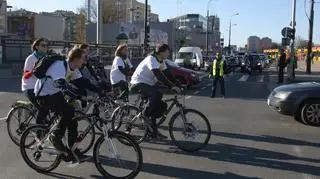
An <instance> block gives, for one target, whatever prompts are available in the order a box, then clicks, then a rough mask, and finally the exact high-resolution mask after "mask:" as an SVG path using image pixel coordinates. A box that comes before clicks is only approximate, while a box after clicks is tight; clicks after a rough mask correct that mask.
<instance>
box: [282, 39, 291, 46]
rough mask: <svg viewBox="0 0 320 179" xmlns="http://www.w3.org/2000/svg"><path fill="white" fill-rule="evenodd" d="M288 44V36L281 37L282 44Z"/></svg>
mask: <svg viewBox="0 0 320 179" xmlns="http://www.w3.org/2000/svg"><path fill="white" fill-rule="evenodd" d="M288 45H290V39H289V38H286V37H284V38H282V46H288Z"/></svg>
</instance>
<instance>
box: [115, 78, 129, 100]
mask: <svg viewBox="0 0 320 179" xmlns="http://www.w3.org/2000/svg"><path fill="white" fill-rule="evenodd" d="M112 88H113V89H114V90H115V91H117V88H119V89H120V90H121V93H122V92H125V96H126V97H128V96H129V87H128V83H127V82H126V81H119V82H118V83H117V84H114V85H112ZM116 94H117V93H116Z"/></svg>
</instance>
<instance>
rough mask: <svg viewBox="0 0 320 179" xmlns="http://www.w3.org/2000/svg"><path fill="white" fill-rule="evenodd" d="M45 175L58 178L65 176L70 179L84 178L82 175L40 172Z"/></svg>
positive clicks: (61, 178) (63, 178)
mask: <svg viewBox="0 0 320 179" xmlns="http://www.w3.org/2000/svg"><path fill="white" fill-rule="evenodd" d="M42 174H44V175H46V176H50V177H54V178H59V179H65V178H72V179H85V178H84V177H77V176H71V175H65V174H61V173H54V172H51V173H42Z"/></svg>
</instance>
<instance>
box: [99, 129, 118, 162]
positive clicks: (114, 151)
mask: <svg viewBox="0 0 320 179" xmlns="http://www.w3.org/2000/svg"><path fill="white" fill-rule="evenodd" d="M102 131H103V135H104V139H105V141H106V145H107V148H108V150H109V151H110V152H111V153H112V155H113V157H114V158H115V159H116V160H117V162H118V164H119V166H120V167H122V164H121V161H120V153H119V150H118V148H117V147H116V146H115V145H114V143H113V142H112V140H111V138H110V137H109V131H110V130H109V127H108V126H106V125H105V124H104V125H103V128H102Z"/></svg>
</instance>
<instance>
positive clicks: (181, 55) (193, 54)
mask: <svg viewBox="0 0 320 179" xmlns="http://www.w3.org/2000/svg"><path fill="white" fill-rule="evenodd" d="M175 63H176V64H178V65H179V66H182V67H185V68H191V69H195V68H197V69H198V70H200V68H201V67H203V65H204V63H203V58H202V53H201V49H200V48H199V47H181V48H180V50H179V52H178V57H177V58H176V59H175Z"/></svg>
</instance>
